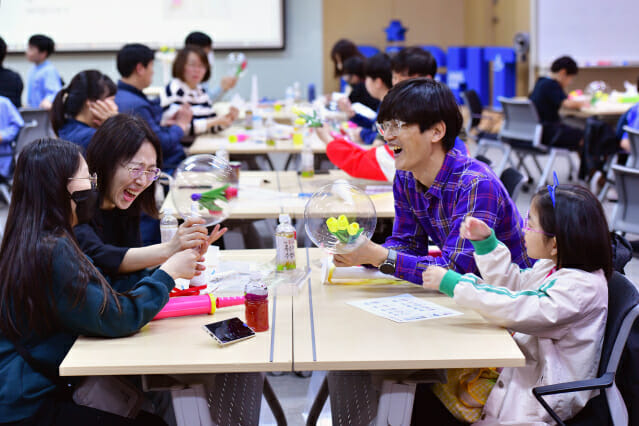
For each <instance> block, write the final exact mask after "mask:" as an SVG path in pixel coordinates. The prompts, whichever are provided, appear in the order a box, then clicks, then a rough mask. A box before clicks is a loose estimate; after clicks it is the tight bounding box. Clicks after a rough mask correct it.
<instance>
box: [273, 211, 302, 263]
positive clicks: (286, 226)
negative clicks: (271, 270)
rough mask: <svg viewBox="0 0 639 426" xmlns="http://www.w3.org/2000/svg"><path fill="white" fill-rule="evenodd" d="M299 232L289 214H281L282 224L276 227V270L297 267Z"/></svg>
mask: <svg viewBox="0 0 639 426" xmlns="http://www.w3.org/2000/svg"><path fill="white" fill-rule="evenodd" d="M296 248H297V232H296V231H295V228H294V227H293V225H292V224H291V217H290V216H289V215H288V214H281V215H280V224H279V225H277V228H275V251H276V254H275V270H276V271H278V272H282V271H287V270H292V269H295V267H296V265H295V249H296Z"/></svg>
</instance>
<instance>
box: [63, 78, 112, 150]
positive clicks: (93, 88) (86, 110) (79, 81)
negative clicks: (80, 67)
mask: <svg viewBox="0 0 639 426" xmlns="http://www.w3.org/2000/svg"><path fill="white" fill-rule="evenodd" d="M116 90H117V89H116V86H115V83H114V82H113V80H111V79H110V78H109V77H108V76H106V75H104V74H102V73H101V72H100V71H96V70H88V71H82V72H79V73H78V74H76V75H75V77H73V79H72V80H71V83H69V85H68V86H67V87H65V88H64V89H62V90H60V91H59V92H58V94H57V95H56V97H55V99H54V101H53V106H52V107H51V125H52V127H53V131H54V132H55V133H56V135H58V136H59V137H60V138H61V139H64V140H65V141H69V142H73V143H75V144H78V145H80V146H81V147H82V149H83V151H86V149H87V146H88V145H89V141H90V140H91V137H92V136H93V134H94V133H95V130H96V129H97V128H98V127H99V126H100V125H102V123H103V122H104V121H105V120H106V119H108V118H109V117H112V116H114V115H116V114H117V113H118V106H117V105H116V104H115V92H116Z"/></svg>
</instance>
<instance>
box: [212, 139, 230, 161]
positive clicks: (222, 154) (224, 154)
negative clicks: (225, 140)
mask: <svg viewBox="0 0 639 426" xmlns="http://www.w3.org/2000/svg"><path fill="white" fill-rule="evenodd" d="M215 156H216V157H217V158H219V159H221V160H224V161H226V162H227V163H228V162H229V159H230V157H229V152H228V151H227V150H226V144H223V145H222V146H221V147H220V149H218V150H217V151H215Z"/></svg>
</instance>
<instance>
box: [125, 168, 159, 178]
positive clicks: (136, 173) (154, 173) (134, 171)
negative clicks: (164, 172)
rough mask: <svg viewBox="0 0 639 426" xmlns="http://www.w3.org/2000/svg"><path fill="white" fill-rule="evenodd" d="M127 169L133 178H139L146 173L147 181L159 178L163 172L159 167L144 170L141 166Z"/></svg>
mask: <svg viewBox="0 0 639 426" xmlns="http://www.w3.org/2000/svg"><path fill="white" fill-rule="evenodd" d="M126 169H127V170H128V171H129V176H131V178H132V179H137V178H139V177H141V176H143V175H144V178H145V179H146V180H147V181H149V180H150V181H154V180H157V179H158V177H159V176H160V172H161V170H160V169H158V168H157V167H156V168H154V169H150V170H144V169H141V168H139V167H127V168H126Z"/></svg>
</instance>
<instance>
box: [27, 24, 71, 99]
mask: <svg viewBox="0 0 639 426" xmlns="http://www.w3.org/2000/svg"><path fill="white" fill-rule="evenodd" d="M54 47H55V44H54V42H53V40H52V39H51V38H50V37H47V36H45V35H42V34H36V35H33V36H31V38H30V39H29V47H28V48H27V52H26V56H27V60H28V61H29V62H33V64H34V65H33V67H32V68H31V70H30V71H29V75H28V77H27V106H28V107H31V108H43V109H51V104H52V103H53V98H54V97H55V95H56V93H58V91H59V90H60V89H62V79H61V78H60V74H58V71H57V70H56V69H55V67H54V66H53V64H51V62H49V56H51V54H52V53H53V49H54Z"/></svg>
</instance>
